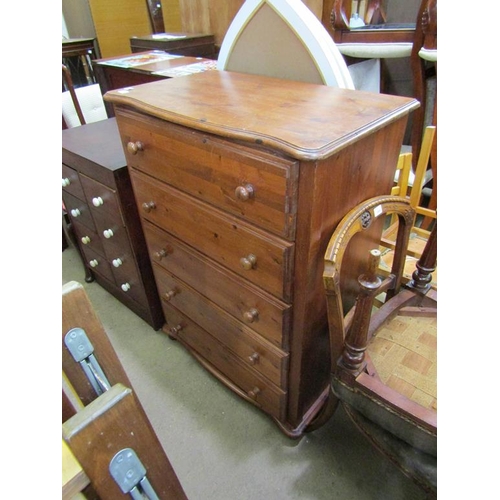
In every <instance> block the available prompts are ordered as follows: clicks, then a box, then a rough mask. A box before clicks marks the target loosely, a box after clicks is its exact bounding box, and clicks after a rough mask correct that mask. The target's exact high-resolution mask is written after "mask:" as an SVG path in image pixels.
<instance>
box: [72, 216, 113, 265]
mask: <svg viewBox="0 0 500 500" xmlns="http://www.w3.org/2000/svg"><path fill="white" fill-rule="evenodd" d="M73 227H74V228H75V233H76V236H77V238H78V239H79V240H80V243H81V244H82V245H83V246H82V248H83V249H85V248H92V250H94V251H95V252H97V253H99V254H101V255H103V256H104V255H106V254H105V252H104V247H103V246H102V242H101V238H99V235H98V234H97V231H96V230H95V228H94V229H91V228H90V227H88V226H84V225H83V224H80V223H79V222H78V221H73Z"/></svg>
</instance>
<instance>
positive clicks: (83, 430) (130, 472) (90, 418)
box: [62, 281, 186, 500]
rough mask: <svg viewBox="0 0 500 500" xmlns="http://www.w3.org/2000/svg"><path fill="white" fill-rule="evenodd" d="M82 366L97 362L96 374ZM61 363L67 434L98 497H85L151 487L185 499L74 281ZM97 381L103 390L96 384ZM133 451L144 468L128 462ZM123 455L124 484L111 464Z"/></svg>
mask: <svg viewBox="0 0 500 500" xmlns="http://www.w3.org/2000/svg"><path fill="white" fill-rule="evenodd" d="M82 331H83V332H84V336H85V338H83V337H82V336H81V332H82ZM87 340H88V342H89V343H86V341H87ZM69 346H71V350H70V348H69ZM74 353H77V354H78V357H77V360H75V358H74V356H73V354H74ZM83 366H87V367H88V366H92V369H93V370H94V371H92V370H89V372H90V373H91V375H90V377H91V378H88V377H87V375H86V372H85V370H84V368H83ZM62 367H63V424H62V436H63V440H64V442H65V443H66V444H67V445H68V446H69V448H70V449H71V451H72V452H73V454H74V456H75V457H76V459H77V460H78V462H79V464H80V465H81V466H82V468H83V471H84V472H85V475H86V476H87V477H88V479H90V483H91V487H92V490H93V493H94V495H93V496H85V498H97V497H98V498H100V499H102V500H106V499H109V500H114V499H117V498H129V496H128V495H127V493H128V491H132V493H131V495H132V496H133V498H138V497H141V498H142V495H140V494H139V493H140V492H141V491H147V490H146V489H145V486H146V485H147V486H148V487H151V488H152V489H153V490H154V491H155V493H156V494H157V495H158V498H165V499H167V498H168V499H175V500H177V499H179V500H185V499H186V495H185V493H184V491H183V488H182V486H181V484H180V482H179V480H178V478H177V476H176V474H175V471H174V470H173V468H172V465H171V463H170V461H169V459H168V457H167V455H166V454H165V451H164V450H163V448H162V446H161V443H160V441H159V439H158V437H157V436H156V433H155V431H154V429H153V427H152V425H151V423H150V421H149V419H148V417H147V415H146V412H145V411H144V409H143V407H142V405H141V402H140V401H139V399H138V397H137V396H136V394H135V392H134V391H133V389H132V385H131V383H130V380H129V379H128V376H127V374H126V372H125V370H124V369H123V366H122V365H121V363H120V361H119V359H118V356H117V355H116V352H115V351H114V349H113V346H112V345H111V342H110V341H109V339H108V336H107V335H106V332H105V330H104V328H103V326H102V323H101V322H100V320H99V318H98V317H97V315H96V313H95V311H94V308H93V306H92V303H91V302H90V300H89V298H88V296H87V294H86V292H85V289H84V288H83V287H82V285H81V284H80V283H77V282H75V281H72V282H69V283H67V284H66V285H64V286H63V295H62ZM98 370H101V372H102V373H101V374H99V378H98V377H96V378H95V379H92V377H93V375H92V373H96V372H98ZM91 379H92V380H93V381H92V382H91ZM96 380H99V385H98V387H100V390H99V392H96V391H95V390H94V388H93V384H94V383H95V381H96ZM65 410H66V411H65ZM131 455H135V456H136V457H137V458H138V459H139V461H140V463H141V464H142V466H143V467H144V469H145V470H144V471H141V470H140V468H134V467H133V465H134V464H132V465H131V466H130V465H129V464H130V462H128V461H127V459H129V458H130V456H131ZM121 459H123V463H127V464H128V465H129V467H128V468H127V469H125V470H124V471H122V472H125V473H127V475H126V480H125V481H122V482H121V483H120V486H119V484H118V483H117V482H116V480H115V477H117V476H118V475H117V474H116V472H115V469H114V468H112V467H111V463H113V464H116V462H117V461H118V460H121ZM112 470H113V472H111V471H112ZM143 474H145V478H146V481H144V480H143V479H142V478H143ZM141 479H142V481H140V480H141ZM134 486H135V489H134V490H133V487H134ZM134 493H135V495H134ZM147 498H153V496H148V497H147Z"/></svg>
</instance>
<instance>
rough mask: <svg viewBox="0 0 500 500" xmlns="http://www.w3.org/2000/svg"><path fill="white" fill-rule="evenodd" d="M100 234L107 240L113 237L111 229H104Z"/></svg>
mask: <svg viewBox="0 0 500 500" xmlns="http://www.w3.org/2000/svg"><path fill="white" fill-rule="evenodd" d="M102 234H103V235H104V237H105V238H107V239H108V240H109V238H111V237H112V236H113V230H112V229H105V230H104V231H103V232H102Z"/></svg>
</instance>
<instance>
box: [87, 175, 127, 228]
mask: <svg viewBox="0 0 500 500" xmlns="http://www.w3.org/2000/svg"><path fill="white" fill-rule="evenodd" d="M80 179H81V182H82V186H83V191H84V192H85V196H86V199H87V203H88V204H89V207H90V209H91V210H95V211H99V212H108V213H110V214H116V216H117V217H120V218H121V210H120V202H119V201H118V198H117V196H116V191H114V190H113V189H111V188H109V187H108V186H105V185H104V184H101V183H100V182H97V181H95V180H94V179H91V178H90V177H87V176H85V175H83V174H80Z"/></svg>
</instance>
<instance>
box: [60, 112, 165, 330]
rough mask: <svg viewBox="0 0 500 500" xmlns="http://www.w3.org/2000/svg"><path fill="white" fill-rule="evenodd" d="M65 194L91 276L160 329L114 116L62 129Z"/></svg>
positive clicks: (158, 310)
mask: <svg viewBox="0 0 500 500" xmlns="http://www.w3.org/2000/svg"><path fill="white" fill-rule="evenodd" d="M62 198H63V202H64V205H65V208H66V210H67V212H68V215H69V217H70V220H71V223H72V226H73V229H74V232H75V235H76V238H77V243H78V245H79V249H80V252H81V254H82V255H83V260H84V264H85V266H87V268H88V269H89V271H90V275H91V276H92V277H93V278H95V280H96V281H97V283H99V285H101V286H102V287H103V288H105V289H106V290H107V291H108V292H109V293H111V294H112V295H113V296H114V297H116V298H117V299H118V300H120V301H121V302H122V303H123V304H125V305H126V306H127V307H129V308H130V309H131V310H132V311H134V312H135V313H136V314H138V315H139V316H140V317H141V318H142V319H144V321H146V322H147V323H149V324H150V325H151V326H152V327H153V328H154V329H159V328H160V327H161V326H162V325H163V323H164V318H163V313H162V310H161V305H160V303H159V299H158V293H157V290H156V287H155V285H154V278H153V274H152V269H151V264H150V261H149V257H148V253H147V248H146V244H145V241H144V235H143V232H142V228H141V224H140V220H139V216H138V213H137V207H136V204H135V201H134V196H133V193H132V187H131V182H130V177H129V173H128V170H127V164H126V160H125V156H124V153H123V149H122V146H121V142H120V136H119V133H118V128H117V125H116V120H115V119H114V118H111V119H109V120H103V121H101V122H96V123H91V124H87V125H83V126H81V127H75V128H72V129H68V130H63V132H62Z"/></svg>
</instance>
